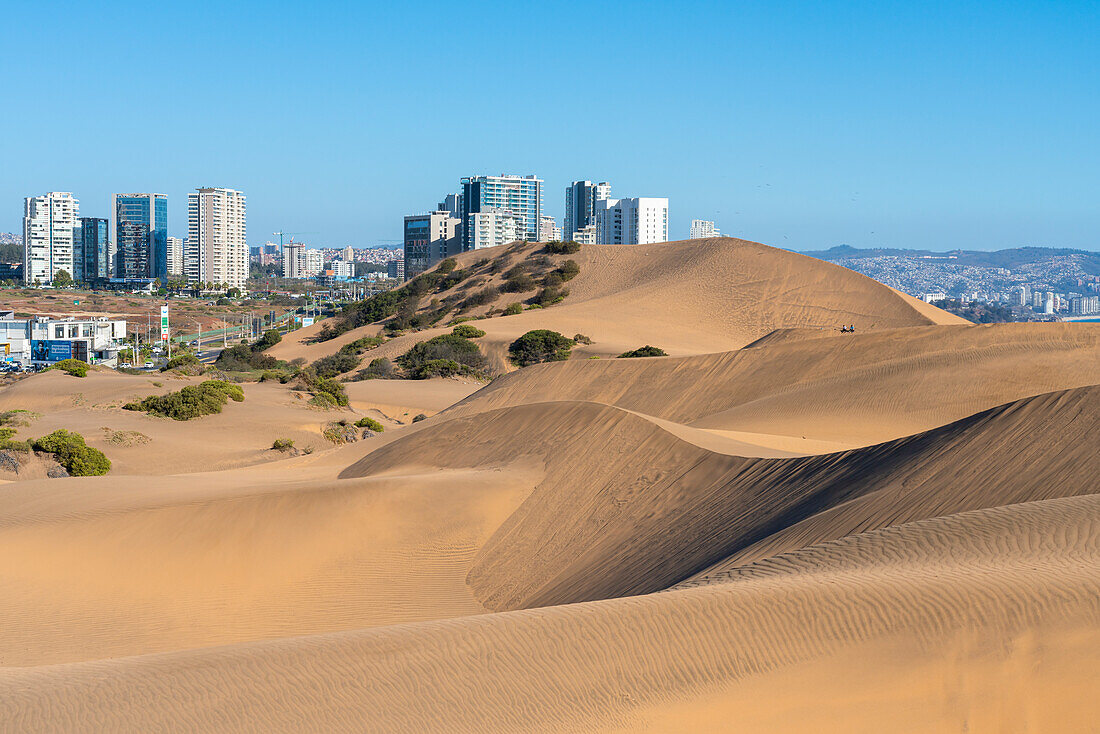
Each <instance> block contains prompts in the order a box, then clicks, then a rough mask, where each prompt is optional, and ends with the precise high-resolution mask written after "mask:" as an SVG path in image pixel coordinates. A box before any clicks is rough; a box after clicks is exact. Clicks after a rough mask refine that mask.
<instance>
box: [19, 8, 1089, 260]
mask: <svg viewBox="0 0 1100 734" xmlns="http://www.w3.org/2000/svg"><path fill="white" fill-rule="evenodd" d="M0 12H2V17H3V20H4V27H5V29H6V32H5V33H4V34H3V46H2V52H0V59H2V61H0V66H2V71H0V74H2V76H0V79H3V86H2V89H3V92H4V93H3V100H4V103H5V106H4V111H3V112H2V113H0V141H2V147H0V171H2V175H0V231H15V232H18V231H21V226H22V225H21V217H22V206H23V197H24V196H27V195H31V194H40V193H43V192H46V191H51V190H60V191H72V192H74V193H75V194H76V196H77V197H78V198H79V199H80V201H81V213H82V214H84V215H85V216H108V208H109V197H110V194H111V193H112V192H128V191H156V192H160V193H165V194H167V195H168V196H169V199H170V215H169V230H170V233H171V234H174V235H182V234H184V233H185V230H186V194H187V192H188V191H189V190H191V189H194V188H195V187H197V186H228V187H233V188H239V189H241V190H243V191H244V192H245V193H246V194H247V195H248V215H249V224H248V231H249V237H248V239H249V241H250V243H252V244H257V243H260V242H262V241H264V240H265V239H268V238H269V237H268V233H270V232H273V231H275V230H277V229H285V230H287V231H294V232H308V233H310V234H306V235H303V236H301V237H299V239H304V240H305V241H307V242H310V243H315V244H317V245H322V246H338V245H344V244H353V245H356V246H361V245H370V244H375V243H380V242H385V241H396V240H398V238H399V237H400V233H401V217H402V215H404V214H407V213H415V212H419V211H426V210H428V209H429V208H430V207H432V206H433V205H434V204H435V203H436V202H437V201H439V200H440V198H441V197H442V196H443V195H444V194H446V193H448V192H450V191H455V190H456V189H457V187H458V180H459V178H460V177H462V176H464V175H471V174H481V173H489V174H497V173H501V172H507V173H519V174H527V173H536V174H538V175H539V176H540V177H541V178H542V179H544V181H545V191H546V197H545V199H546V209H547V211H548V212H549V213H551V214H553V215H554V216H555V217H557V218H558V219H559V223H560V219H561V216H562V213H563V210H564V201H563V199H564V193H563V192H564V188H565V186H566V184H567V183H568V182H569V181H571V180H573V179H578V178H589V179H596V180H608V181H610V182H611V184H612V193H613V195H619V196H667V197H669V198H670V200H671V203H670V220H671V235H672V236H673V238H680V237H686V236H687V231H688V226H689V222H690V220H691V219H692V218H700V219H714V220H717V222H718V224H719V226H720V227H721V228H722V231H723V232H724V233H726V234H733V235H737V236H741V237H746V238H750V239H755V240H759V241H762V242H765V243H769V244H774V245H777V246H781V247H787V248H791V249H817V248H822V247H828V246H831V245H836V244H842V243H846V244H850V245H853V246H857V247H870V246H892V247H928V248H931V249H949V248H954V247H967V248H976V249H993V248H1000V247H1014V246H1019V245H1049V246H1058V247H1079V248H1087V249H1100V41H1098V40H1097V39H1098V38H1100V3H1098V2H1096V0H1086V1H1082V2H1070V1H1066V2H1057V1H1056V0H1048V1H1047V2H1012V1H1011V0H994V1H990V2H965V1H963V2H921V3H916V2H887V1H883V0H876V1H875V2H847V3H840V2H781V1H775V0H767V1H761V2H732V1H729V2H715V3H708V2H676V3H669V2H661V3H657V2H631V3H591V2H576V3H574V2H560V1H559V2H554V3H526V2H519V3H517V2H508V3H496V2H475V1H472V0H471V1H470V2H465V3H455V2H446V3H438V4H436V3H392V2H387V3H384V4H377V5H375V4H373V3H352V2H349V3H346V4H345V3H332V2H294V3H287V2H250V1H248V0H241V1H239V2H234V3H215V4H201V3H199V4H196V3H149V2H141V3H137V2H135V3H122V2H109V1H105V2H99V3H61V4H53V3H50V4H47V5H42V4H41V3H37V4H36V3H26V2H24V3H9V4H7V6H6V7H5V9H4V10H3V11H0Z"/></svg>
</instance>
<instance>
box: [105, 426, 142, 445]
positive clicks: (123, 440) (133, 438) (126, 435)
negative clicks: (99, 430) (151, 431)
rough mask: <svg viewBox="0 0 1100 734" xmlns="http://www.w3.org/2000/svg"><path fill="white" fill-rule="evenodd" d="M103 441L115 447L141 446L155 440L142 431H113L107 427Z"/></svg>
mask: <svg viewBox="0 0 1100 734" xmlns="http://www.w3.org/2000/svg"><path fill="white" fill-rule="evenodd" d="M103 439H104V440H105V441H106V442H107V443H109V444H111V445H113V446H141V445H142V444H147V443H149V442H150V441H152V440H153V439H151V438H149V437H148V436H146V435H145V434H144V433H142V432H141V431H112V430H111V429H110V428H107V427H106V426H104V428H103Z"/></svg>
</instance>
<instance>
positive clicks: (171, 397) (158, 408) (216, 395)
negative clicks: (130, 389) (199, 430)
mask: <svg viewBox="0 0 1100 734" xmlns="http://www.w3.org/2000/svg"><path fill="white" fill-rule="evenodd" d="M229 400H233V401H234V402H237V403H239V402H241V401H242V400H244V391H243V390H241V386H240V385H234V384H233V383H230V382H226V381H224V380H204V381H203V382H200V383H199V384H198V385H188V386H187V387H185V388H183V389H182V390H180V391H178V392H170V393H167V394H166V395H150V396H149V397H147V398H145V399H144V400H139V401H137V402H133V403H127V404H126V405H123V406H122V407H123V408H124V409H125V410H136V411H141V412H144V413H148V414H149V415H155V416H160V417H163V418H171V419H173V420H177V421H186V420H191V419H192V418H198V417H200V416H204V415H213V414H214V413H220V412H222V408H223V407H224V406H225V404H226V403H227V402H228V401H229Z"/></svg>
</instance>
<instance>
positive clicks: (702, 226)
mask: <svg viewBox="0 0 1100 734" xmlns="http://www.w3.org/2000/svg"><path fill="white" fill-rule="evenodd" d="M721 236H722V233H721V232H719V231H718V228H717V227H715V226H714V222H711V221H708V220H706V219H692V220H691V234H690V235H688V239H692V240H706V239H710V238H711V237H721Z"/></svg>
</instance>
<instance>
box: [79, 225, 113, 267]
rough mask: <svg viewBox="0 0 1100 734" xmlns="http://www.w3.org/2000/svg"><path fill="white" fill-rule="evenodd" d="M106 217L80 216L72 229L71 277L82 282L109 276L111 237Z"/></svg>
mask: <svg viewBox="0 0 1100 734" xmlns="http://www.w3.org/2000/svg"><path fill="white" fill-rule="evenodd" d="M108 226H109V225H108V224H107V220H106V219H96V218H95V217H80V218H79V219H78V220H77V225H76V227H75V228H74V229H73V250H74V252H73V270H74V271H75V272H74V273H73V278H75V279H76V280H79V281H81V282H83V283H90V282H92V281H95V280H106V279H107V278H110V277H111V238H110V236H109V234H110V231H109V229H108Z"/></svg>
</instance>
